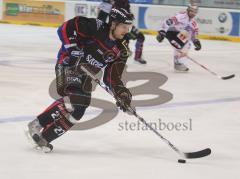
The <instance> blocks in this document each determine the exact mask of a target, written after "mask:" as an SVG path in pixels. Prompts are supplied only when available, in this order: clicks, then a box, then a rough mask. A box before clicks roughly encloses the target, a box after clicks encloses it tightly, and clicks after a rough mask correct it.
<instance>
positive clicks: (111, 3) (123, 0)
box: [98, 0, 147, 64]
mask: <svg viewBox="0 0 240 179" xmlns="http://www.w3.org/2000/svg"><path fill="white" fill-rule="evenodd" d="M112 7H116V8H124V9H126V10H127V11H129V12H130V4H129V1H128V0H103V2H102V3H101V4H100V6H99V14H98V19H100V20H102V21H104V22H106V20H107V17H108V15H109V12H110V11H111V8H112ZM125 39H126V41H127V42H128V43H129V41H130V40H137V41H136V44H135V55H134V60H135V61H136V62H138V63H141V64H146V63H147V62H146V61H145V60H144V59H143V58H142V51H143V43H144V41H145V37H144V34H143V33H142V32H140V31H139V30H138V29H137V28H136V27H135V26H133V27H132V29H131V31H130V32H129V33H127V34H126V36H125Z"/></svg>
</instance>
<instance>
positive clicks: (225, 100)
mask: <svg viewBox="0 0 240 179" xmlns="http://www.w3.org/2000/svg"><path fill="white" fill-rule="evenodd" d="M237 101H240V97H235V98H222V99H213V100H203V101H185V102H175V103H167V104H162V105H158V106H151V107H139V110H140V111H145V110H152V109H159V108H176V107H187V106H195V105H205V104H220V103H229V102H237ZM94 113H96V114H97V110H91V111H89V112H87V113H86V114H85V115H93V114H94ZM33 118H34V116H17V117H7V118H0V124H1V123H7V122H21V121H29V120H32V119H33Z"/></svg>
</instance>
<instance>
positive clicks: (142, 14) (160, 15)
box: [0, 0, 240, 42]
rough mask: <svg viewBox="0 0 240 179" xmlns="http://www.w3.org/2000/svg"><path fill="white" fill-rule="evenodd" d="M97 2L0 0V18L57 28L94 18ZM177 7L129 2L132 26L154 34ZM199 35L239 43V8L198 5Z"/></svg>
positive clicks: (2, 20) (182, 8)
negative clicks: (70, 21)
mask: <svg viewBox="0 0 240 179" xmlns="http://www.w3.org/2000/svg"><path fill="white" fill-rule="evenodd" d="M98 5H99V2H88V1H68V2H64V1H26V0H0V21H1V22H3V23H14V24H31V25H38V26H51V27H57V26H59V25H61V24H62V22H64V21H65V20H67V19H70V18H72V17H74V16H77V15H80V16H86V17H96V16H97V13H98ZM185 9H186V7H180V6H178V7H177V6H158V5H139V4H132V12H133V13H134V15H135V19H136V20H135V25H136V26H137V27H138V28H140V29H142V30H143V31H144V32H146V33H149V34H156V31H157V30H158V29H159V27H160V24H161V22H162V21H163V20H164V19H166V18H168V17H170V16H173V15H174V14H175V13H176V12H178V11H182V10H185ZM196 21H197V22H198V25H199V29H200V35H199V36H200V38H203V39H213V40H225V41H236V42H240V11H239V10H233V9H214V8H200V10H199V13H198V15H197V17H196Z"/></svg>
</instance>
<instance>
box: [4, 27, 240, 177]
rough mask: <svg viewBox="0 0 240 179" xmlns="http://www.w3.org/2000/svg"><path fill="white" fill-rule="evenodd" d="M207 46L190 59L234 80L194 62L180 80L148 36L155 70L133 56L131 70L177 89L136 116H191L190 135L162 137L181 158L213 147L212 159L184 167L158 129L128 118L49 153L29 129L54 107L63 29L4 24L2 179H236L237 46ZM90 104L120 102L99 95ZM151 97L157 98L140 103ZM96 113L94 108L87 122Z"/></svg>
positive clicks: (169, 119)
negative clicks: (137, 126) (134, 126)
mask: <svg viewBox="0 0 240 179" xmlns="http://www.w3.org/2000/svg"><path fill="white" fill-rule="evenodd" d="M202 46H203V49H202V50H201V51H200V52H195V51H194V50H192V51H191V52H190V56H191V57H192V58H194V59H195V60H197V61H199V62H200V63H202V64H205V65H206V66H208V67H209V68H210V69H212V70H213V71H215V72H217V73H218V74H220V75H222V76H224V75H229V74H233V73H234V74H236V77H235V78H233V79H231V80H226V81H224V80H220V79H218V78H216V77H215V76H213V75H211V74H210V73H208V72H207V71H205V70H203V69H202V68H200V67H199V66H197V65H195V64H193V63H191V61H189V62H187V64H188V66H189V68H190V72H189V73H187V74H186V73H185V74H181V73H175V72H174V71H173V67H172V66H173V61H172V48H171V47H170V46H169V45H166V43H163V44H158V43H157V41H156V40H155V39H154V37H153V36H146V43H145V47H144V56H145V59H146V60H147V62H148V64H147V65H138V64H136V63H134V62H133V59H132V57H131V58H130V59H129V61H128V71H131V72H133V71H135V72H142V71H144V72H158V73H162V74H164V75H166V76H167V77H168V81H167V82H166V83H165V84H164V85H163V86H161V87H160V88H161V89H164V90H167V91H169V92H171V93H172V94H173V95H174V97H173V99H172V100H171V101H170V102H168V103H166V104H163V105H158V106H153V107H145V108H144V107H141V108H137V111H138V112H139V114H140V115H141V116H143V117H144V118H145V119H146V120H147V121H148V122H158V120H159V119H161V120H162V121H164V122H165V123H176V122H178V123H184V122H189V121H190V120H189V119H191V120H192V130H190V129H189V130H186V131H176V130H174V131H169V130H161V131H159V132H160V133H161V134H163V135H164V136H165V137H166V138H167V139H169V140H170V141H171V142H172V143H174V144H175V145H176V146H177V147H179V148H180V150H182V151H184V152H189V151H195V150H199V149H203V148H206V147H210V148H211V149H212V154H211V155H210V156H209V157H205V158H202V159H194V160H187V163H186V164H179V163H177V159H179V156H178V155H177V154H176V153H175V152H174V151H172V149H171V148H170V147H169V146H167V145H166V144H165V143H163V141H162V140H161V139H160V138H158V137H157V136H156V135H155V134H154V133H153V132H151V131H144V130H132V131H130V130H126V129H125V130H120V126H119V125H120V123H121V124H123V123H124V122H125V121H130V122H137V120H136V119H135V118H134V117H131V116H130V117H129V116H128V115H127V114H123V113H122V112H119V113H118V115H117V117H115V118H114V120H111V121H110V122H108V123H106V124H104V125H101V126H99V127H97V128H93V129H90V130H82V131H79V130H77V131H69V132H68V133H66V134H65V135H64V136H62V137H60V138H59V139H57V140H56V141H54V142H53V145H54V151H53V152H52V153H50V154H44V153H40V152H37V151H35V150H33V149H32V147H31V145H30V144H29V143H28V141H27V139H26V138H25V136H24V129H25V128H26V124H27V123H28V121H30V120H32V119H33V118H34V116H36V115H38V114H39V113H40V112H42V111H43V110H44V109H45V108H46V107H47V106H48V105H49V104H50V103H51V102H52V101H53V99H52V98H51V97H50V96H49V93H48V88H49V85H50V83H51V81H52V80H53V79H54V77H55V72H54V66H55V61H56V60H55V59H56V54H57V52H58V48H59V47H60V41H59V40H58V37H57V34H56V29H55V28H45V27H34V26H18V25H7V24H0V85H1V87H0V143H1V144H0V145H1V147H0V178H1V179H15V178H16V179H19V178H22V179H40V178H42V179H53V178H58V179H67V178H69V179H95V178H98V179H100V178H104V179H115V178H119V179H123V178H127V179H147V178H148V179H149V178H157V179H176V178H181V179H198V178H199V179H200V178H201V179H213V178H218V179H226V178H228V179H233V178H234V179H235V178H238V177H239V175H240V171H239V166H240V43H231V42H223V41H208V40H202ZM131 47H134V43H132V42H131ZM132 49H133V48H132ZM143 82H144V81H143ZM143 82H142V83H143ZM145 82H146V81H145ZM137 83H138V82H132V83H131V86H134V85H136V84H137ZM133 93H134V92H133ZM93 97H94V98H99V99H105V100H108V101H110V102H113V100H112V99H111V97H110V96H109V95H107V94H106V95H105V92H104V91H103V90H102V89H100V88H97V90H96V91H95V92H94V93H93ZM147 97H151V96H150V95H149V96H139V97H138V98H144V99H146V98H147ZM99 111H100V110H99V109H96V108H92V107H91V108H89V109H88V111H87V113H86V118H84V119H83V121H84V120H85V121H86V120H87V118H90V117H92V116H94V115H95V114H96V113H98V112H99Z"/></svg>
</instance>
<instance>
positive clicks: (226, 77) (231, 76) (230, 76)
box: [222, 74, 235, 80]
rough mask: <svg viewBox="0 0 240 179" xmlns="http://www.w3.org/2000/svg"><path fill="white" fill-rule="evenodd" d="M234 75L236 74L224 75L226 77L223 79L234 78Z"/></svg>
mask: <svg viewBox="0 0 240 179" xmlns="http://www.w3.org/2000/svg"><path fill="white" fill-rule="evenodd" d="M233 77H235V75H234V74H232V75H229V76H224V77H222V79H223V80H228V79H231V78H233Z"/></svg>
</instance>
